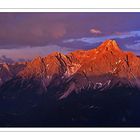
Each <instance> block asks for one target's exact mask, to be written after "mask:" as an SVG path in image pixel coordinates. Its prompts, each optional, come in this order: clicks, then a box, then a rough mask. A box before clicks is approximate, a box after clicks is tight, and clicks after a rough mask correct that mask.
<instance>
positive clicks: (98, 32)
mask: <svg viewBox="0 0 140 140" xmlns="http://www.w3.org/2000/svg"><path fill="white" fill-rule="evenodd" d="M90 33H92V34H102V32H101V31H100V30H98V29H94V28H92V29H90Z"/></svg>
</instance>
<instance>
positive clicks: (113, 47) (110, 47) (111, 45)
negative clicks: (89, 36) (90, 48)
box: [97, 40, 121, 51]
mask: <svg viewBox="0 0 140 140" xmlns="http://www.w3.org/2000/svg"><path fill="white" fill-rule="evenodd" d="M97 49H98V50H100V51H121V49H120V47H119V46H118V44H117V42H116V41H115V40H106V41H104V42H103V43H102V44H101V45H100V46H99V47H98V48H97Z"/></svg>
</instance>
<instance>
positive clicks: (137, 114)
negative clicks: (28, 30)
mask: <svg viewBox="0 0 140 140" xmlns="http://www.w3.org/2000/svg"><path fill="white" fill-rule="evenodd" d="M139 91H140V58H139V57H137V56H136V55H135V54H134V53H132V52H125V51H123V50H121V48H120V47H119V46H118V44H117V43H116V41H115V40H106V41H105V42H103V43H102V44H101V45H100V46H98V47H97V48H94V49H91V50H77V51H74V52H71V53H68V54H66V55H64V54H62V53H59V52H53V53H51V54H49V55H48V56H46V57H36V58H35V59H33V60H32V61H28V62H20V63H19V62H17V63H12V64H7V63H1V64H0V126H45V127H47V126H55V127H56V126H59V127H61V126H75V127H76V126H83V127H86V126H88V127H89V126H90V127H96V126H106V127H108V126H140V110H139V108H140V102H139V101H140V95H139Z"/></svg>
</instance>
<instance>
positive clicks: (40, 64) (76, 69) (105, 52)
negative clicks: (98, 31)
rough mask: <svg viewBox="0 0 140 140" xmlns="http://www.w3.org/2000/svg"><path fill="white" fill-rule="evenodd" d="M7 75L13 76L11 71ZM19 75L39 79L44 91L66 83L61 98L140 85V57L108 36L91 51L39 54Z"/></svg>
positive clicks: (23, 77) (26, 79) (17, 73)
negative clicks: (83, 91) (120, 46)
mask: <svg viewBox="0 0 140 140" xmlns="http://www.w3.org/2000/svg"><path fill="white" fill-rule="evenodd" d="M18 67H19V65H18ZM7 76H8V77H10V78H9V79H11V77H12V76H13V74H12V73H11V71H10V73H8V74H7ZM16 76H17V77H20V80H22V81H29V80H31V79H33V80H34V81H38V82H39V83H40V85H41V86H42V88H43V89H44V90H45V91H47V89H48V88H50V87H53V88H54V87H56V88H57V87H62V85H65V86H64V87H63V90H62V91H60V92H61V94H60V95H61V97H60V99H62V98H64V97H67V96H68V95H69V94H71V93H72V92H77V93H78V92H80V91H81V90H86V89H87V90H89V89H90V90H91V89H92V90H106V89H108V88H113V87H114V86H130V87H137V88H139V77H140V59H139V58H138V57H137V56H135V55H134V54H133V53H131V52H123V51H122V50H121V49H120V48H119V46H118V44H117V43H116V41H114V40H107V41H105V42H104V43H102V44H101V45H100V46H99V47H97V48H96V49H92V50H88V51H84V50H78V51H75V52H72V53H69V54H67V55H63V54H61V53H58V52H54V53H52V54H50V55H48V56H46V57H44V58H41V57H37V58H35V59H34V60H33V61H31V62H28V63H27V64H26V65H24V67H22V68H21V69H20V70H17V72H16ZM44 90H42V91H43V92H44Z"/></svg>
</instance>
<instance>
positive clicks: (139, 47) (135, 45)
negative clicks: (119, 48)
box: [125, 42, 140, 51]
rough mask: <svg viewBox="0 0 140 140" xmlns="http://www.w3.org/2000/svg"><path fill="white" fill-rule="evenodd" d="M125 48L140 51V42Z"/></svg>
mask: <svg viewBox="0 0 140 140" xmlns="http://www.w3.org/2000/svg"><path fill="white" fill-rule="evenodd" d="M125 47H126V48H127V49H130V50H134V51H140V42H139V43H136V44H129V45H128V44H126V45H125Z"/></svg>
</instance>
